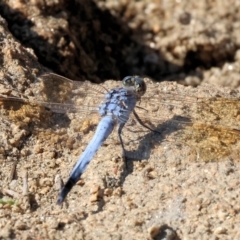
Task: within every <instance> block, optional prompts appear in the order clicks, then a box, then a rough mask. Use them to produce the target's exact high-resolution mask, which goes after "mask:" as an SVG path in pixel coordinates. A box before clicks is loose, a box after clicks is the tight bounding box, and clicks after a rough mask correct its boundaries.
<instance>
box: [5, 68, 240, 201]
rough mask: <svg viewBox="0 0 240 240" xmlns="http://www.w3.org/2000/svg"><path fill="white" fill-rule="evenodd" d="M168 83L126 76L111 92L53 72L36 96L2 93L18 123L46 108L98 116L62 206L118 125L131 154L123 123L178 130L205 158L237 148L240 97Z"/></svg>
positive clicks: (65, 189) (221, 155)
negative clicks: (186, 90)
mask: <svg viewBox="0 0 240 240" xmlns="http://www.w3.org/2000/svg"><path fill="white" fill-rule="evenodd" d="M116 84H117V85H119V84H118V83H116ZM162 86H163V87H162ZM166 86H168V84H165V85H161V83H155V82H153V81H151V79H149V78H144V77H139V76H127V77H125V78H124V79H123V80H122V86H120V87H119V86H116V87H115V88H112V89H111V90H108V89H107V88H105V87H103V86H102V85H97V84H92V83H90V82H88V81H85V82H78V81H73V80H70V79H67V78H65V77H62V76H59V75H56V74H53V73H48V74H44V75H42V76H41V77H40V78H39V79H38V81H37V82H36V83H34V84H33V85H32V86H31V88H32V89H33V90H32V91H33V93H34V97H33V99H26V98H22V97H13V96H8V95H0V106H2V108H4V109H8V110H9V111H10V113H11V114H10V120H15V121H16V120H17V121H26V119H25V118H24V117H23V115H28V116H30V118H32V116H34V117H36V115H38V113H40V112H41V113H44V114H42V115H41V116H40V117H39V119H40V120H39V121H40V122H41V121H42V120H44V119H46V118H48V117H49V116H48V113H46V114H45V111H43V109H48V110H50V111H52V112H56V113H77V114H79V116H81V117H82V118H85V117H88V116H90V115H91V116H93V115H94V116H97V117H98V126H97V128H96V131H95V134H94V136H93V138H92V140H91V141H90V142H89V144H88V146H87V147H86V149H85V151H84V152H83V153H82V155H81V156H80V158H79V159H78V161H77V163H76V164H75V166H74V168H73V170H72V172H71V174H70V176H69V178H68V180H67V182H66V184H65V185H64V186H63V188H62V189H61V191H60V193H59V196H58V199H57V204H62V203H63V201H64V199H65V198H66V196H67V195H68V193H69V192H70V190H71V189H72V187H73V186H74V185H75V184H76V182H77V181H78V180H79V179H80V177H81V175H82V174H83V172H84V171H85V170H86V168H87V166H88V164H89V162H90V161H91V160H92V158H93V157H94V155H95V153H96V152H97V150H98V149H99V148H100V146H101V145H102V144H103V142H104V141H105V140H106V139H107V138H108V137H109V135H110V134H111V133H112V131H113V129H114V127H115V126H116V125H118V131H117V132H118V137H119V141H120V144H121V147H122V150H123V157H126V158H127V157H128V156H127V151H126V150H125V146H124V141H123V139H122V136H121V135H122V131H123V129H124V126H125V125H127V123H129V122H131V121H132V119H135V120H136V122H138V123H140V125H141V126H142V127H145V128H147V129H148V130H150V131H152V132H155V133H157V134H161V135H162V136H164V137H167V135H170V134H171V133H174V136H173V141H176V142H181V143H183V144H185V145H189V146H190V147H191V148H192V149H193V151H195V152H196V156H197V158H198V159H200V160H203V161H213V160H218V159H221V158H224V157H226V156H230V155H231V154H232V152H233V151H234V150H235V151H237V150H238V147H239V143H240V141H239V140H240V134H239V133H240V130H239V129H240V128H239V125H240V122H239V119H240V118H239V109H240V101H239V98H238V97H235V96H234V97H225V96H224V93H223V94H222V95H223V96H218V95H219V93H217V94H218V95H217V96H210V97H205V96H198V93H197V91H196V89H191V91H190V92H191V94H189V95H185V94H183V93H182V88H183V87H180V86H179V85H177V84H175V85H170V83H169V88H168V87H166ZM207 91H208V93H209V92H210V94H212V93H213V92H214V89H212V88H209V87H208V88H207ZM208 95H209V94H208ZM215 95H216V94H215ZM130 126H131V124H130ZM134 134H135V133H134ZM143 155H144V154H143ZM134 157H136V155H134ZM137 157H141V156H137ZM130 158H131V156H130Z"/></svg>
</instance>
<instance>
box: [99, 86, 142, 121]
mask: <svg viewBox="0 0 240 240" xmlns="http://www.w3.org/2000/svg"><path fill="white" fill-rule="evenodd" d="M137 100H138V96H136V95H135V94H132V93H131V91H129V89H126V88H114V89H112V90H111V91H109V92H108V93H107V94H106V95H105V102H104V103H103V104H102V105H101V106H100V107H99V114H100V115H101V116H102V117H103V116H112V117H113V119H115V120H117V122H119V123H125V122H127V120H128V118H129V115H130V114H131V112H132V111H133V109H134V107H135V105H136V103H137Z"/></svg>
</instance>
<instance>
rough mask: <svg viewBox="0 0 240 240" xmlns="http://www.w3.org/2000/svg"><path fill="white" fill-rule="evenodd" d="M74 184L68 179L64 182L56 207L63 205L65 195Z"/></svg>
mask: <svg viewBox="0 0 240 240" xmlns="http://www.w3.org/2000/svg"><path fill="white" fill-rule="evenodd" d="M75 183H76V182H75V181H74V180H73V179H71V178H69V179H68V181H67V182H66V184H65V185H64V187H63V188H62V189H61V192H60V193H59V195H58V199H57V202H56V204H57V205H61V204H62V203H63V201H64V200H65V198H66V196H67V194H68V193H69V192H70V190H71V189H72V187H73V186H74V184H75Z"/></svg>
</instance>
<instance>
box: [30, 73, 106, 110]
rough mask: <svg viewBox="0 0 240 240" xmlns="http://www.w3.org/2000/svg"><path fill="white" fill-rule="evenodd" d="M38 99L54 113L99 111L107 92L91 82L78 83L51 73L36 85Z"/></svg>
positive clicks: (42, 77) (43, 76)
mask: <svg viewBox="0 0 240 240" xmlns="http://www.w3.org/2000/svg"><path fill="white" fill-rule="evenodd" d="M33 89H34V94H35V97H36V99H37V100H38V101H39V102H41V103H42V105H44V106H45V107H48V108H50V109H51V110H52V111H54V112H58V113H64V112H81V113H82V114H83V113H84V112H88V113H89V112H92V111H97V110H98V107H99V105H100V104H101V102H102V100H103V98H104V94H105V93H106V92H107V90H106V89H105V88H104V87H102V86H100V85H97V84H96V85H95V84H92V83H91V84H90V82H88V81H85V82H77V81H72V80H70V79H67V78H65V77H62V76H59V75H56V74H53V73H49V74H45V75H42V76H41V79H40V80H39V82H38V83H36V84H34V87H33Z"/></svg>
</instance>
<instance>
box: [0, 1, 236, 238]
mask: <svg viewBox="0 0 240 240" xmlns="http://www.w3.org/2000/svg"><path fill="white" fill-rule="evenodd" d="M6 2H8V4H6ZM44 4H45V5H44ZM78 4H79V5H80V6H82V8H81V9H82V12H81V14H80V13H79V12H78V11H75V12H72V15H73V18H70V17H69V12H70V8H71V7H72V6H69V5H68V4H67V3H66V2H64V1H31V4H30V5H26V4H24V3H23V2H22V1H2V2H1V3H0V11H1V14H2V15H3V16H4V18H6V19H7V20H8V26H7V22H6V20H4V19H3V18H0V48H1V53H2V54H1V56H0V79H1V81H0V83H1V84H0V94H1V96H2V95H4V96H17V97H22V98H25V99H31V98H32V96H33V95H34V94H35V90H34V89H35V88H34V87H35V86H36V83H37V82H38V80H39V76H40V75H41V74H42V73H46V72H49V71H50V70H49V68H52V69H53V70H54V71H56V72H59V73H63V72H64V73H65V75H66V76H69V77H72V78H75V79H86V78H87V79H90V80H92V81H95V82H99V81H102V80H103V79H110V78H112V79H120V77H122V76H124V75H125V74H142V75H147V76H149V77H152V78H153V79H154V80H177V81H178V82H181V83H184V84H185V85H187V84H190V85H193V86H196V85H199V84H200V86H199V87H197V88H194V87H190V86H189V87H184V86H183V85H179V84H177V83H175V82H165V81H164V82H161V83H159V82H152V81H150V80H147V86H148V89H147V92H146V94H145V95H144V97H143V98H142V101H141V102H140V103H139V106H140V107H141V108H138V109H137V111H138V112H139V115H140V116H142V119H143V121H144V122H145V123H146V124H150V126H151V127H152V128H153V129H155V130H157V131H159V132H160V133H161V134H158V133H153V132H149V131H148V130H147V129H144V128H142V127H141V126H140V125H139V124H137V123H136V121H135V120H134V119H131V120H130V121H129V123H128V125H127V126H126V128H125V130H124V131H123V139H124V142H125V143H126V150H127V154H128V168H127V169H126V168H125V167H124V164H123V159H122V158H121V146H120V144H119V141H118V138H117V133H116V131H115V132H114V133H113V134H112V135H111V136H110V138H109V139H108V140H107V141H106V142H105V143H104V145H103V146H102V147H101V149H100V150H99V151H98V152H97V154H96V156H95V157H94V159H93V161H92V162H91V163H90V165H89V167H88V168H87V170H86V172H85V173H84V174H83V175H82V178H81V180H80V181H79V182H78V184H77V185H76V186H75V187H74V188H73V189H72V191H71V192H70V194H69V195H68V198H67V200H66V202H65V203H64V204H63V206H61V207H60V206H56V199H57V196H58V192H59V189H60V185H61V179H62V180H63V181H66V180H67V178H68V176H69V173H70V171H71V169H72V167H73V166H74V164H75V162H76V160H77V159H78V157H79V155H80V154H81V152H82V151H83V150H84V148H85V147H86V145H87V144H88V142H89V141H90V139H91V137H92V136H93V134H94V130H95V127H96V123H97V121H98V120H99V119H98V118H90V117H87V118H86V117H83V114H80V113H78V114H57V113H52V112H49V111H47V110H45V109H43V108H39V107H36V106H29V105H27V106H26V105H24V104H20V105H19V106H18V107H17V108H13V107H11V103H10V104H9V105H1V115H0V119H1V121H0V129H1V131H0V161H1V169H0V179H1V184H0V193H1V202H0V236H1V238H2V239H239V238H240V230H239V222H240V217H239V212H240V209H239V204H238V198H239V185H240V181H239V171H240V163H239V155H240V154H239V142H240V141H239V132H238V130H237V129H239V127H240V126H239V107H240V106H239V105H240V103H238V98H239V97H240V93H239V92H238V87H239V79H240V77H239V76H240V75H239V65H240V63H239V60H240V54H239V50H238V48H239V43H238V39H239V38H238V34H239V31H237V29H238V25H239V19H238V18H239V14H238V6H239V4H240V3H239V1H232V3H229V2H228V3H227V5H225V2H222V1H215V2H208V1H202V2H201V3H198V4H196V3H194V4H193V3H192V4H190V3H187V1H181V2H180V1H166V2H165V1H162V2H161V5H159V2H158V1H138V2H136V3H134V1H129V2H128V1H116V2H114V1H95V2H91V3H89V4H86V3H83V2H81V1H79V2H78ZM76 6H78V5H76ZM64 7H65V8H64ZM63 8H64V9H63ZM96 9H97V10H96ZM108 11H109V12H110V13H107V14H106V12H108ZM53 13H54V14H53ZM34 14H35V15H34ZM51 14H52V15H51ZM79 15H80V16H81V18H80V19H82V20H83V21H82V22H81V21H77V19H78V17H79ZM7 16H8V17H7ZM92 16H94V18H91V17H92ZM106 16H108V17H109V16H111V17H113V19H115V20H116V19H118V21H114V22H111V21H106V19H108V18H107V17H106ZM149 16H151V18H149ZM159 18H161V21H159ZM9 19H12V20H9ZM20 20H22V22H21V21H20ZM108 20H109V19H108ZM119 21H120V22H121V23H122V24H119ZM110 22H111V23H112V24H107V23H110ZM49 24H52V25H50V26H49ZM108 25H109V26H108ZM80 26H81V28H80ZM113 26H115V28H113ZM119 26H121V28H119ZM72 27H73V28H72ZM9 29H11V32H10V31H9ZM89 29H90V30H89ZM91 29H94V31H93V30H92V31H91ZM119 29H120V30H121V31H120V30H119ZM36 33H37V34H36ZM12 34H13V35H14V36H15V37H13V35H12ZM124 34H125V35H124ZM121 36H122V37H121ZM123 36H124V37H123ZM126 36H128V37H129V38H126ZM16 38H18V40H16ZM89 39H91V40H89ZM93 39H95V41H93ZM37 47H39V51H37V50H36V48H37ZM32 48H33V49H34V51H35V53H34V51H33V50H32ZM131 50H132V51H131ZM117 56H118V57H119V58H117ZM123 60H124V63H123ZM125 60H126V61H125ZM39 62H41V64H40V63H39ZM51 62H52V63H53V64H49V63H51ZM120 63H121V64H120ZM42 64H44V66H45V67H43V65H42ZM47 67H48V68H47ZM119 84H120V82H116V81H113V80H111V81H106V82H104V83H102V84H101V86H104V87H106V88H108V89H111V88H113V87H115V86H118V85H119ZM225 87H227V88H225ZM183 117H184V118H183Z"/></svg>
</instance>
